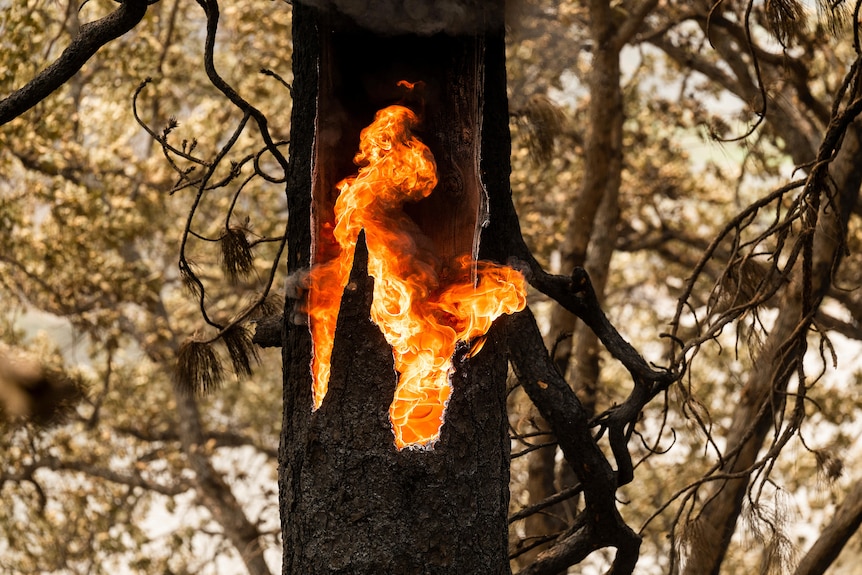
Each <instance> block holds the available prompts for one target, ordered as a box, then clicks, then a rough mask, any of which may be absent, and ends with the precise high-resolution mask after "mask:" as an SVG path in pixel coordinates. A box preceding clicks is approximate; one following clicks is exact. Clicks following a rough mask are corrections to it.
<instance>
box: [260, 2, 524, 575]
mask: <svg viewBox="0 0 862 575" xmlns="http://www.w3.org/2000/svg"><path fill="white" fill-rule="evenodd" d="M293 10H294V17H293V21H294V24H293V26H294V31H293V33H294V36H293V38H294V46H295V51H294V82H293V92H294V98H295V102H294V111H293V117H292V119H291V150H290V151H291V155H290V170H289V175H288V178H289V180H288V181H289V191H288V194H289V198H288V199H289V201H290V202H291V203H290V217H291V221H290V234H291V235H290V237H289V247H288V249H289V261H288V268H289V271H290V272H291V273H293V272H296V271H299V270H301V269H303V268H305V267H307V266H308V265H309V262H311V258H312V251H314V250H312V234H311V233H310V231H311V230H312V229H313V228H314V227H315V226H319V225H320V222H321V221H323V219H324V218H326V217H328V216H329V212H328V211H331V209H332V204H333V203H334V198H335V195H334V194H333V187H334V184H335V183H336V182H337V181H339V180H340V179H341V178H343V177H345V176H348V175H350V174H352V173H355V171H356V167H355V166H354V165H353V164H352V158H353V155H354V154H355V153H356V150H357V148H358V136H359V130H361V129H362V127H364V126H365V125H367V124H368V123H370V121H371V120H372V119H373V113H374V112H375V111H376V109H379V108H380V107H383V106H385V105H389V104H392V103H398V102H399V101H400V100H401V99H402V98H403V97H404V94H403V91H399V90H397V89H396V86H395V82H396V81H397V80H399V79H406V80H408V81H417V80H422V81H424V82H425V93H424V104H422V103H419V102H418V101H413V102H406V103H407V104H409V105H410V106H411V107H414V109H416V108H421V109H417V111H418V112H420V114H421V115H422V116H423V118H424V123H423V131H422V133H420V134H419V136H420V138H422V139H423V141H424V142H425V143H426V144H427V145H429V147H430V148H431V150H432V153H434V155H435V158H436V160H437V164H438V169H439V170H440V172H441V179H440V182H441V183H440V184H439V185H438V189H436V190H435V192H434V193H433V194H432V196H431V198H429V199H428V200H427V201H424V202H422V203H423V204H425V205H416V206H412V207H411V208H409V209H408V210H406V211H409V214H410V215H411V217H413V218H414V220H415V221H416V222H417V224H418V225H419V226H420V227H421V228H422V229H423V231H425V233H426V234H427V235H428V236H429V237H430V238H431V240H432V241H433V242H434V245H435V249H436V250H437V251H438V253H439V254H440V255H442V256H451V255H455V254H459V253H464V252H470V251H473V250H474V248H475V245H476V233H477V221H478V218H479V215H480V209H481V208H482V203H483V201H484V200H483V199H482V193H483V192H482V185H481V182H480V181H479V170H478V165H479V157H478V153H479V150H478V148H479V141H480V140H479V138H480V130H479V127H480V114H481V113H482V111H483V110H482V109H481V108H480V107H479V104H480V101H481V96H482V94H481V91H482V82H483V71H484V65H485V61H484V59H485V58H486V57H487V54H486V52H485V51H484V42H485V36H484V35H481V34H480V35H474V36H445V35H439V36H434V37H419V36H412V35H401V36H393V37H382V36H380V37H378V36H377V35H375V34H371V33H370V32H367V31H363V30H360V29H358V28H357V27H356V26H355V25H353V24H352V23H351V22H349V21H347V20H343V19H340V18H338V17H337V16H335V15H333V14H327V13H324V12H321V11H318V10H317V9H315V8H311V7H307V6H303V5H301V4H294V7H293ZM498 33H500V34H501V32H499V31H498ZM369 50H370V52H371V54H372V55H373V56H374V58H375V59H374V60H373V61H372V62H371V63H370V64H367V63H366V62H365V59H364V58H359V57H358V56H357V55H358V54H359V52H363V53H367V52H369ZM495 57H497V58H501V59H502V57H503V54H502V53H499V54H496V55H495ZM500 64H502V60H501V61H500ZM361 65H366V67H367V69H365V70H358V68H357V67H358V66H361ZM318 71H319V72H320V74H319V75H318ZM503 96H504V97H505V93H504V94H503ZM318 106H319V108H318ZM486 112H487V111H486ZM496 113H499V114H502V115H503V117H506V114H507V112H506V108H505V106H504V107H503V108H502V109H500V110H497V111H496ZM315 128H316V131H315ZM312 190H315V192H314V194H313V192H312ZM317 190H321V191H322V193H321V194H319V195H318V194H317ZM313 215H314V216H316V217H315V218H313V217H312V216H313ZM312 222H314V224H312ZM297 228H300V229H297ZM319 247H320V246H318V248H319ZM364 250H365V247H364V242H363V243H362V245H361V246H358V247H357V253H356V255H355V259H354V270H353V274H352V276H351V282H350V284H349V286H348V289H347V290H346V291H345V295H344V297H343V299H342V308H341V311H340V314H339V320H338V325H337V328H336V337H335V342H334V350H333V355H332V375H331V380H330V387H329V391H328V393H327V396H326V397H325V399H324V401H323V405H322V406H321V408H320V409H319V410H317V411H316V412H312V410H311V405H312V404H311V374H310V369H309V364H310V360H311V345H310V336H309V333H308V328H307V326H305V325H301V322H292V321H291V322H281V327H282V329H283V332H282V337H283V341H284V343H285V345H284V346H283V356H284V362H285V363H284V365H285V386H284V390H285V391H284V427H283V434H282V444H281V446H280V450H279V455H280V458H279V459H280V461H279V492H280V497H281V505H282V528H283V533H284V564H283V565H284V567H283V572H284V573H286V574H302V575H315V574H324V573H325V574H330V573H350V574H381V573H398V574H404V575H409V574H412V573H440V574H452V575H454V574H467V573H482V574H489V575H494V574H507V573H509V572H510V570H509V565H508V553H507V545H508V536H507V513H508V484H509V441H508V435H507V418H506V405H505V381H506V376H507V361H506V356H505V348H504V347H503V334H502V332H501V331H500V330H499V329H497V328H495V329H492V331H491V332H490V333H489V335H488V337H487V341H486V343H485V346H484V348H483V349H482V351H481V352H480V353H479V354H477V355H476V356H475V357H473V358H471V359H469V360H468V361H465V360H463V358H462V359H460V360H459V359H456V365H455V373H454V375H453V393H452V397H451V399H450V402H449V405H448V409H447V414H446V423H445V425H444V426H443V429H442V432H441V437H440V440H439V441H438V442H437V444H436V445H435V446H434V448H433V449H431V450H411V449H405V450H402V451H398V450H397V449H396V448H395V446H394V437H393V434H392V431H391V428H390V423H389V418H388V408H389V404H390V402H391V400H392V396H393V392H394V389H395V384H396V380H397V374H396V373H395V371H394V368H393V360H392V352H391V349H390V347H389V346H388V344H387V343H386V341H385V340H384V338H383V335H382V334H381V333H380V330H379V329H378V328H377V326H375V325H374V324H373V323H372V322H371V320H370V319H369V316H370V314H369V306H370V297H371V289H372V285H373V282H372V280H371V279H370V278H368V276H367V272H366V270H365V269H364V265H365V255H364V254H365V251H364ZM322 252H323V250H322V249H318V254H320V253H322ZM300 305H301V303H300V302H297V301H295V300H288V301H287V304H286V314H287V316H288V317H294V316H295V313H296V310H297V309H298V307H297V306H300ZM270 327H272V326H270ZM261 333H263V331H261Z"/></svg>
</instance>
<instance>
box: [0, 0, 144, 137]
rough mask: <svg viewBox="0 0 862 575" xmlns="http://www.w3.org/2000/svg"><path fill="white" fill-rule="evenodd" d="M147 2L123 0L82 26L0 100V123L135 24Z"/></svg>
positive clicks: (34, 101)
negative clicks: (51, 58) (44, 64)
mask: <svg viewBox="0 0 862 575" xmlns="http://www.w3.org/2000/svg"><path fill="white" fill-rule="evenodd" d="M155 1H157V0H155ZM150 4H151V2H150V1H149V0H124V1H123V3H122V4H121V5H120V7H119V8H118V9H117V10H116V11H114V12H112V13H111V14H109V15H107V16H105V17H104V18H102V19H100V20H96V21H95V22H89V23H87V24H84V25H83V26H81V32H80V33H79V34H78V35H77V36H75V38H73V39H72V42H71V43H70V44H69V46H68V47H67V48H66V49H65V50H63V53H62V54H60V57H59V58H57V59H56V60H55V61H54V62H53V63H52V64H51V65H50V66H48V67H47V68H45V69H44V70H42V71H41V72H39V74H38V75H37V76H36V77H35V78H33V79H32V80H30V81H29V82H28V83H27V84H26V85H25V86H23V87H21V88H19V89H17V90H15V91H14V92H12V94H10V95H9V96H7V97H6V98H4V99H3V100H0V126H1V125H3V124H5V123H7V122H9V121H11V120H14V119H15V118H17V117H18V116H20V115H21V114H23V113H24V112H26V111H27V110H29V109H30V108H32V107H33V106H35V105H36V104H38V103H39V102H41V101H42V100H44V99H45V98H47V97H48V96H49V95H50V94H51V93H52V92H54V91H55V90H56V89H57V88H59V87H60V86H62V85H63V84H65V83H66V82H67V81H68V80H69V79H70V78H71V77H72V76H74V75H75V74H77V73H78V70H80V69H81V67H82V66H83V65H84V64H85V63H86V62H87V60H89V59H90V58H92V57H93V55H94V54H95V53H96V52H98V51H99V48H101V47H102V46H104V45H105V44H107V43H108V42H111V41H112V40H116V39H117V38H119V37H120V36H122V35H123V34H125V33H126V32H128V31H129V30H131V29H132V28H134V27H135V26H136V25H137V24H138V22H140V21H141V19H143V17H144V14H146V13H147V6H149V5H150Z"/></svg>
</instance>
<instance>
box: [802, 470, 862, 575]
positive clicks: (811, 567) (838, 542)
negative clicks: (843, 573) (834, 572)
mask: <svg viewBox="0 0 862 575" xmlns="http://www.w3.org/2000/svg"><path fill="white" fill-rule="evenodd" d="M860 525H862V482H859V481H857V482H856V485H855V486H854V487H853V489H852V490H851V491H850V493H848V494H847V497H846V498H845V499H844V501H842V502H841V505H839V506H838V509H836V510H835V516H834V517H833V518H832V521H831V522H829V525H827V526H826V527H825V528H824V529H823V531H822V532H821V533H820V537H818V538H817V541H815V542H814V545H812V546H811V549H809V550H808V552H807V553H806V554H805V557H803V558H802V561H800V562H799V565H798V566H797V567H796V571H795V572H794V575H819V574H821V573H824V572H825V571H826V569H827V568H828V567H829V566H830V565H831V564H832V562H833V561H835V559H836V558H837V557H838V554H839V553H840V552H841V550H842V549H843V548H844V545H845V544H846V543H847V540H848V539H850V537H851V536H852V535H853V534H854V533H855V532H856V530H857V529H858V528H859V526H860Z"/></svg>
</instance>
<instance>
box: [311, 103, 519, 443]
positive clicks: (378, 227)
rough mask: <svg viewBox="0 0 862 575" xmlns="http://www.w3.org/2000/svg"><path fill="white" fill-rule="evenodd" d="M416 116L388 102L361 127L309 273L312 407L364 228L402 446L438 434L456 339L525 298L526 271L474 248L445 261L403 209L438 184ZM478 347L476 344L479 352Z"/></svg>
mask: <svg viewBox="0 0 862 575" xmlns="http://www.w3.org/2000/svg"><path fill="white" fill-rule="evenodd" d="M418 121H419V120H418V118H417V116H416V114H414V113H413V112H412V111H411V110H410V109H408V108H405V107H403V106H389V107H387V108H384V109H383V110H380V111H379V112H378V113H377V115H376V117H375V119H374V122H372V123H371V125H369V126H368V127H367V128H365V129H364V130H362V133H361V135H360V144H359V153H358V154H357V155H356V157H355V158H354V162H355V163H356V165H357V166H359V171H358V173H357V174H356V175H355V176H352V177H349V178H346V179H345V180H342V181H341V182H340V183H339V184H338V185H337V187H338V190H339V196H338V199H337V200H336V202H335V209H334V212H335V226H334V228H333V227H332V225H331V224H328V225H324V226H323V234H324V235H328V234H330V233H331V234H332V237H331V238H328V237H324V238H321V240H322V243H323V245H324V246H330V248H331V251H332V253H331V254H329V253H327V254H324V256H330V255H331V258H328V259H327V261H325V262H324V263H321V264H319V265H316V266H314V267H313V268H312V270H311V272H310V274H309V284H308V285H309V295H308V314H309V319H310V325H311V334H312V340H313V343H314V358H313V360H312V372H313V378H314V394H313V395H314V408H315V409H317V408H318V407H320V405H321V403H322V402H323V398H324V396H325V395H326V390H327V386H328V383H329V370H330V358H331V355H332V346H333V342H334V339H335V325H336V320H337V319H338V309H339V306H340V303H341V296H342V293H343V291H344V286H345V285H346V284H347V280H348V276H349V274H350V269H351V267H352V265H353V251H354V247H355V245H356V240H357V237H358V235H359V232H360V231H361V230H362V229H364V230H365V234H366V241H367V244H368V254H369V255H368V273H369V275H371V276H372V277H373V278H374V294H373V300H372V304H371V319H372V320H373V321H374V322H375V323H376V324H377V325H378V326H379V328H380V330H381V331H382V332H383V335H384V337H385V338H386V341H388V342H389V344H390V345H391V346H392V352H393V356H394V360H395V369H396V370H397V371H398V373H399V374H400V375H399V380H398V384H397V386H396V390H395V397H394V398H393V401H392V404H391V406H390V409H389V417H390V420H391V422H392V428H393V431H394V433H395V445H396V446H397V447H398V448H399V449H400V448H403V447H407V446H419V445H428V444H429V443H432V442H434V441H436V440H437V439H438V438H439V436H440V427H441V426H442V424H443V414H444V410H445V408H446V402H447V401H448V399H449V395H450V393H451V384H450V383H449V375H450V372H451V370H452V355H453V354H454V353H455V346H456V344H457V343H458V342H462V341H463V342H467V341H469V340H471V339H474V338H478V337H481V336H483V335H484V334H486V333H487V331H488V329H489V328H490V327H491V323H492V322H493V321H494V320H495V319H496V318H498V317H499V316H501V315H503V314H506V313H512V312H515V311H518V310H521V309H523V308H524V306H525V305H526V296H525V293H526V289H525V282H524V278H523V276H522V275H521V274H520V273H519V272H517V271H515V270H513V269H511V268H508V267H505V266H499V265H496V264H492V263H489V262H476V261H474V260H473V259H472V258H471V257H470V256H462V257H460V258H457V259H456V260H455V261H448V262H444V261H440V258H438V257H437V256H435V254H434V250H433V246H432V244H431V241H430V240H429V239H428V238H427V237H426V236H424V235H423V234H422V232H421V231H420V230H419V228H418V226H417V225H416V224H415V223H414V221H413V220H412V219H410V217H408V216H407V215H406V214H405V213H404V212H403V211H402V206H403V204H404V203H405V202H415V201H418V200H421V199H422V198H425V197H427V196H428V195H429V194H431V191H432V190H433V189H434V187H435V186H436V185H437V172H436V166H435V163H434V157H433V156H432V155H431V151H430V150H429V149H428V147H427V146H426V145H425V144H423V143H422V142H421V141H420V140H419V139H417V138H416V137H415V136H413V134H412V129H413V128H414V127H415V126H416V125H417V124H418ZM479 347H480V346H474V350H473V351H472V352H471V353H476V352H477V351H478V348H479Z"/></svg>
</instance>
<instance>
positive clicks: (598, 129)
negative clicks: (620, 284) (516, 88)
mask: <svg viewBox="0 0 862 575" xmlns="http://www.w3.org/2000/svg"><path fill="white" fill-rule="evenodd" d="M589 10H590V32H591V38H592V41H593V45H594V50H593V54H594V55H593V57H594V62H593V66H592V69H591V72H590V76H589V80H588V81H589V89H590V106H589V124H588V126H587V135H586V141H585V146H584V180H583V182H582V184H581V189H580V190H579V193H578V197H577V203H576V205H575V210H574V219H573V220H572V221H571V222H569V227H568V231H567V233H566V237H565V240H564V243H563V246H562V262H561V270H560V271H561V273H564V274H565V273H571V270H573V269H575V268H576V267H579V266H586V269H587V271H588V272H589V274H590V277H591V279H592V282H593V287H594V288H595V290H596V293H597V295H598V297H599V299H600V300H601V299H603V298H604V289H605V283H606V280H607V275H608V267H609V265H610V258H611V255H612V254H613V250H614V244H615V242H616V236H617V234H616V225H617V219H618V215H619V206H618V201H619V190H620V181H621V177H622V157H623V156H622V134H623V120H624V115H623V93H622V88H621V87H620V50H621V49H622V43H620V42H619V41H618V40H617V39H615V37H614V35H615V33H616V32H617V27H616V25H615V24H614V20H613V17H612V13H611V8H610V4H609V3H608V2H606V1H595V2H591V3H590V4H589ZM566 333H570V334H573V336H572V337H569V338H566V339H563V340H561V341H560V342H559V343H558V344H557V346H556V348H555V349H554V356H553V359H554V363H555V364H556V365H557V368H558V369H559V371H560V373H561V374H562V375H563V376H567V375H570V377H568V381H569V383H570V384H571V385H572V387H573V388H574V389H575V390H576V391H577V392H578V395H579V397H580V399H581V401H582V403H583V406H584V408H585V409H586V411H587V413H589V414H590V415H592V414H593V412H594V410H595V389H596V384H597V381H598V377H599V363H598V358H599V342H598V338H596V335H595V334H594V333H593V332H592V330H590V329H589V328H588V327H587V326H585V325H584V324H583V323H580V322H577V318H576V317H575V316H574V314H572V313H571V312H569V311H568V310H566V309H565V308H563V307H562V306H560V305H554V306H553V307H552V311H551V318H550V332H549V333H548V337H547V339H548V343H549V344H550V345H549V348H552V349H553V344H554V342H555V340H556V339H557V338H558V337H559V336H560V335H561V334H566ZM573 357H574V361H575V365H574V370H571V369H570V363H571V360H572V359H573ZM554 456H555V453H554V450H552V449H543V450H539V451H536V452H534V453H531V454H529V456H528V457H530V464H529V480H528V484H527V488H528V490H529V493H530V499H529V501H530V503H531V504H536V503H538V502H540V501H542V500H544V499H545V498H547V497H549V496H551V495H552V494H553V493H554V485H555V483H556V484H558V485H559V486H560V487H561V488H565V487H568V486H570V485H572V484H574V483H575V478H574V477H573V474H572V472H571V470H570V469H569V468H568V467H563V468H562V469H561V477H559V478H556V481H555V471H556V470H555V465H554V463H555V457H554ZM571 504H572V502H571V501H570V502H567V503H565V504H561V505H558V506H555V508H552V509H550V510H549V511H548V512H547V514H542V515H536V516H534V518H531V520H530V521H528V522H527V525H528V527H529V528H530V533H533V534H537V535H545V534H550V533H554V532H557V531H559V524H560V521H559V520H558V519H556V517H555V515H557V516H565V515H566V511H567V510H566V507H567V506H571ZM568 511H569V512H571V509H568ZM545 548H546V547H545V546H542V547H538V548H537V549H536V552H535V553H532V554H525V559H526V560H527V561H530V560H532V558H533V557H535V555H537V554H538V552H541V551H542V550H543V549H545Z"/></svg>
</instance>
